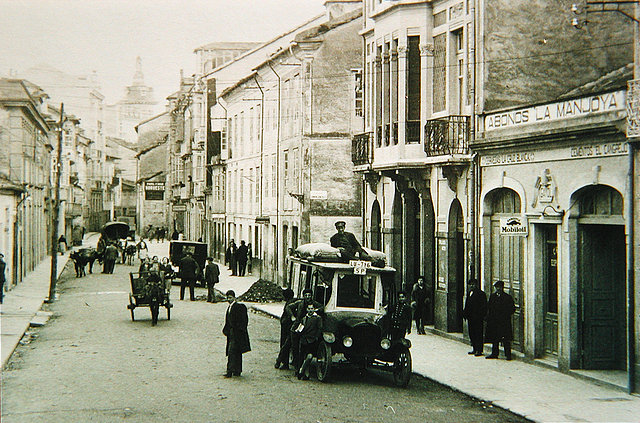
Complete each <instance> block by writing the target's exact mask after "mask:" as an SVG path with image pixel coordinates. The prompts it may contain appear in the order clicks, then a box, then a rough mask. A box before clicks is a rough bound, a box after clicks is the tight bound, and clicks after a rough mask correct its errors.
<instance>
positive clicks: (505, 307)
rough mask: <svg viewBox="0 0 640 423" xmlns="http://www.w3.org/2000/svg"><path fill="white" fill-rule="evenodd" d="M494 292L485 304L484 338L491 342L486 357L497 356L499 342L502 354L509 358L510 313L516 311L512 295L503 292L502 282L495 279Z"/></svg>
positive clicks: (511, 335) (511, 336) (511, 329)
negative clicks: (489, 352)
mask: <svg viewBox="0 0 640 423" xmlns="http://www.w3.org/2000/svg"><path fill="white" fill-rule="evenodd" d="M493 286H494V288H495V292H494V293H493V294H491V296H490V297H489V304H488V305H487V330H486V332H485V339H486V341H487V342H490V343H492V344H493V348H492V350H491V354H490V355H488V356H487V357H486V358H498V355H499V353H500V342H502V346H503V347H504V355H505V356H506V357H507V360H511V340H512V339H513V328H512V325H511V315H512V314H513V313H514V312H515V311H516V306H515V304H514V302H513V297H511V295H509V294H507V293H506V292H504V282H503V281H497V282H496V283H494V284H493Z"/></svg>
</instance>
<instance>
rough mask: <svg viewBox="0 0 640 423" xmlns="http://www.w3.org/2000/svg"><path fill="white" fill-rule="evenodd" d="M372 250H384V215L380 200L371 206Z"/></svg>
mask: <svg viewBox="0 0 640 423" xmlns="http://www.w3.org/2000/svg"><path fill="white" fill-rule="evenodd" d="M371 249H373V250H378V251H381V250H382V214H381V213H380V203H378V200H375V201H374V202H373V206H371Z"/></svg>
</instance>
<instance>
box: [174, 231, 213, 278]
mask: <svg viewBox="0 0 640 423" xmlns="http://www.w3.org/2000/svg"><path fill="white" fill-rule="evenodd" d="M187 253H190V254H191V256H192V257H193V258H194V260H195V261H196V263H198V267H199V268H200V278H199V280H198V282H199V283H200V285H201V286H205V283H204V276H203V274H204V266H205V265H206V261H207V244H206V243H204V242H196V241H171V243H170V244H169V260H170V261H171V264H172V265H173V266H174V268H175V271H176V275H178V276H179V272H178V268H179V264H180V260H182V257H184V255H185V254H187ZM176 282H180V280H176Z"/></svg>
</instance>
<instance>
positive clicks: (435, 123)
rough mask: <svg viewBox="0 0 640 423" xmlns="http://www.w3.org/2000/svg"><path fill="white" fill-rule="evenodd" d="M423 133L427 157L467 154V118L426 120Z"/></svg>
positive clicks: (450, 117) (452, 117)
mask: <svg viewBox="0 0 640 423" xmlns="http://www.w3.org/2000/svg"><path fill="white" fill-rule="evenodd" d="M424 133H425V139H424V152H425V153H426V154H427V156H429V157H432V156H442V155H451V154H468V152H469V116H448V117H445V118H440V119H431V120H428V121H427V123H426V124H425V127H424Z"/></svg>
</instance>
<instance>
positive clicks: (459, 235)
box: [447, 198, 465, 332]
mask: <svg viewBox="0 0 640 423" xmlns="http://www.w3.org/2000/svg"><path fill="white" fill-rule="evenodd" d="M448 230H449V248H448V252H449V266H448V269H449V272H448V287H447V288H448V289H447V291H448V299H447V300H448V301H447V302H448V304H447V320H448V325H447V326H448V331H449V332H462V303H463V298H464V270H465V260H464V259H465V255H464V218H463V216H462V206H461V205H460V201H459V200H458V199H457V198H456V199H455V200H453V203H451V208H450V209H449V228H448Z"/></svg>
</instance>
